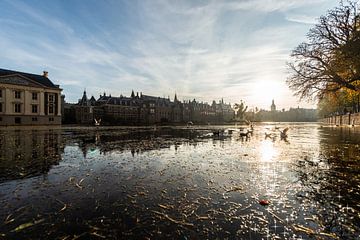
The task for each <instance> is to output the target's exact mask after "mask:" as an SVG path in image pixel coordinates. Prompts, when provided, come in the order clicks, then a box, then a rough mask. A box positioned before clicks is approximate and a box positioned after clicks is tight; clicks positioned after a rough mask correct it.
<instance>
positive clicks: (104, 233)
mask: <svg viewBox="0 0 360 240" xmlns="http://www.w3.org/2000/svg"><path fill="white" fill-rule="evenodd" d="M285 127H289V128H290V129H289V131H288V137H287V138H285V139H282V138H280V130H282V129H284V128H285ZM219 129H220V134H219V135H217V134H215V135H214V134H213V132H215V133H217V132H218V130H219ZM222 130H224V133H222ZM229 130H230V131H229ZM231 130H233V131H232V133H231ZM245 131H247V130H246V129H242V128H241V127H240V126H220V127H219V126H216V127H215V126H212V127H211V126H209V127H208V126H207V127H195V126H194V127H174V128H170V127H162V128H160V127H157V128H154V127H149V128H145V127H144V128H128V129H127V128H111V129H108V128H62V129H46V130H45V129H38V130H28V129H26V128H25V129H21V130H15V129H2V130H0V150H1V151H0V204H1V206H2V207H1V209H0V238H1V237H2V238H7V239H216V238H218V239H226V238H228V239H358V238H359V234H360V203H359V200H360V174H359V173H360V162H359V161H360V129H359V128H350V127H337V128H335V127H326V126H321V125H319V124H277V125H275V124H273V123H269V124H261V125H256V126H255V127H254V130H253V133H252V134H251V136H249V137H244V136H240V135H241V134H240V133H242V132H245ZM265 133H267V134H269V135H270V136H268V137H265ZM261 203H262V204H263V205H262V204H261ZM264 203H268V205H264Z"/></svg>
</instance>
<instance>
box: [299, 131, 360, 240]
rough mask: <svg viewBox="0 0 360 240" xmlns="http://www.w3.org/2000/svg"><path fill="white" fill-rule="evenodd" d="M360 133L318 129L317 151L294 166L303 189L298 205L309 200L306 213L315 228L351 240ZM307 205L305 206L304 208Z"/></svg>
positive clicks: (357, 219)
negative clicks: (308, 213)
mask: <svg viewBox="0 0 360 240" xmlns="http://www.w3.org/2000/svg"><path fill="white" fill-rule="evenodd" d="M359 143H360V132H359V131H358V129H351V128H331V127H322V128H320V129H319V151H318V152H316V153H317V155H315V156H304V157H303V158H302V159H300V160H299V161H298V162H297V163H296V164H295V165H296V168H295V172H296V173H297V178H298V181H300V182H301V185H302V188H301V190H300V191H298V193H297V197H298V199H299V201H300V202H301V203H304V202H307V201H310V202H311V204H312V205H310V204H309V205H308V206H307V209H306V211H308V212H313V211H314V210H315V209H316V215H312V216H310V217H311V219H313V220H312V221H314V222H315V223H316V224H317V225H318V228H323V229H325V230H326V231H328V232H336V233H337V235H338V236H341V238H342V239H353V236H354V234H356V235H358V234H359V228H360V224H359V223H360V215H359V213H360V206H359V203H358V201H359V199H360V185H359V184H360V164H359V160H360V155H359V153H360V145H359ZM305 206H306V205H305Z"/></svg>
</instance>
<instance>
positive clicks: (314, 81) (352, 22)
mask: <svg viewBox="0 0 360 240" xmlns="http://www.w3.org/2000/svg"><path fill="white" fill-rule="evenodd" d="M358 10H359V4H358V1H347V2H346V3H344V2H343V1H341V2H340V5H339V7H336V8H334V9H332V10H329V11H328V13H327V14H326V15H325V16H321V17H320V19H319V23H318V24H317V25H315V27H313V28H312V29H310V31H309V33H308V34H307V39H308V41H307V42H303V43H301V44H300V45H299V46H298V47H297V48H295V49H294V50H293V52H292V54H291V57H292V59H293V61H292V62H290V63H288V66H289V68H290V72H291V75H290V76H289V78H288V79H287V84H288V85H289V87H290V89H292V90H293V91H294V92H295V95H297V96H299V97H300V98H301V99H303V98H307V99H311V98H314V97H319V98H322V97H323V96H324V94H326V93H329V92H336V91H338V90H340V89H341V88H347V89H350V90H354V91H359V89H360V86H359V80H360V17H359V12H358Z"/></svg>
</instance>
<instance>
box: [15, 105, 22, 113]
mask: <svg viewBox="0 0 360 240" xmlns="http://www.w3.org/2000/svg"><path fill="white" fill-rule="evenodd" d="M14 106H15V109H14V112H16V113H20V112H21V104H20V103H15V104H14Z"/></svg>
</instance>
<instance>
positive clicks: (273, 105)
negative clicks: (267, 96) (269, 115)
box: [270, 99, 276, 112]
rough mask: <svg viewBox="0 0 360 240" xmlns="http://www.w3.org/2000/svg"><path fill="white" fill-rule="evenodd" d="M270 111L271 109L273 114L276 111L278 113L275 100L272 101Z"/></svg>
mask: <svg viewBox="0 0 360 240" xmlns="http://www.w3.org/2000/svg"><path fill="white" fill-rule="evenodd" d="M270 109H271V111H272V112H275V111H276V105H275V102H274V99H273V100H272V103H271V106H270Z"/></svg>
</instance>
